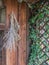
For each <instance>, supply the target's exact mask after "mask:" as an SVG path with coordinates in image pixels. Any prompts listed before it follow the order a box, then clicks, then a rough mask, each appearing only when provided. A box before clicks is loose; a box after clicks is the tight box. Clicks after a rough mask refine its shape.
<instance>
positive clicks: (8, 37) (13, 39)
mask: <svg viewBox="0 0 49 65" xmlns="http://www.w3.org/2000/svg"><path fill="white" fill-rule="evenodd" d="M19 28H20V25H19V24H18V22H17V19H16V17H15V15H14V13H13V12H12V14H11V15H10V28H9V30H8V31H7V33H6V34H5V36H4V37H3V40H4V41H3V42H4V45H3V47H2V48H4V47H5V48H6V49H9V50H11V51H12V49H14V50H15V49H16V43H17V41H18V40H20V36H19V34H18V30H19Z"/></svg>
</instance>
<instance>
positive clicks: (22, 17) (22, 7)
mask: <svg viewBox="0 0 49 65" xmlns="http://www.w3.org/2000/svg"><path fill="white" fill-rule="evenodd" d="M26 11H27V6H26V4H25V3H23V4H19V23H20V30H19V34H20V37H21V40H20V42H19V56H18V57H19V63H18V65H26V22H27V19H26V18H27V12H26Z"/></svg>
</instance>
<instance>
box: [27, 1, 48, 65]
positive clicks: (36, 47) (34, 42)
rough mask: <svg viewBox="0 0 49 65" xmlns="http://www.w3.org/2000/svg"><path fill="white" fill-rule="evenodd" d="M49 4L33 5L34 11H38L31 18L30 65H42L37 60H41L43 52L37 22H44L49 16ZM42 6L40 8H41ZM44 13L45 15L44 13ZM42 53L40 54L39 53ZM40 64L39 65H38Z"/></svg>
mask: <svg viewBox="0 0 49 65" xmlns="http://www.w3.org/2000/svg"><path fill="white" fill-rule="evenodd" d="M47 4H48V2H47V3H45V1H44V2H40V4H39V3H37V4H36V5H32V9H33V10H34V9H37V10H35V12H34V15H33V14H32V16H31V17H30V18H29V39H30V40H31V46H30V51H31V52H30V55H29V62H28V65H40V63H39V62H37V60H38V59H37V58H39V59H40V57H41V54H42V51H40V50H41V46H40V41H41V40H40V38H39V36H38V33H39V31H38V30H37V28H36V27H38V25H37V22H38V21H39V20H42V19H43V18H44V16H45V14H46V15H48V14H49V6H48V5H47ZM39 6H40V7H39ZM43 12H44V13H43ZM48 20H49V18H46V19H45V21H48ZM39 52H40V53H39ZM45 58H46V57H45ZM38 63H39V64H38Z"/></svg>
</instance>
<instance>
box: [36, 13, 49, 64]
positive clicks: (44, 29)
mask: <svg viewBox="0 0 49 65" xmlns="http://www.w3.org/2000/svg"><path fill="white" fill-rule="evenodd" d="M48 15H49V14H48ZM48 15H46V14H45V16H44V18H42V19H40V20H38V22H37V30H38V37H39V39H40V46H41V50H40V52H39V53H41V54H40V59H39V58H37V59H38V60H37V63H38V65H49V16H48Z"/></svg>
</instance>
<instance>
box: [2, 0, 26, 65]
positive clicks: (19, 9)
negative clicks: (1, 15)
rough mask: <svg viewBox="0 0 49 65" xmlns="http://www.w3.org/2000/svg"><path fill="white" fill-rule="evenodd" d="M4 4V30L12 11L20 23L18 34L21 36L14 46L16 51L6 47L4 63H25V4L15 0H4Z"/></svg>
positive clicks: (12, 64)
mask: <svg viewBox="0 0 49 65" xmlns="http://www.w3.org/2000/svg"><path fill="white" fill-rule="evenodd" d="M4 5H5V6H6V26H5V28H6V30H7V29H8V27H9V15H10V14H11V12H12V11H13V12H14V14H15V16H16V18H17V20H18V22H19V24H20V30H19V35H20V37H21V40H20V41H19V42H18V47H16V51H14V50H13V51H12V52H10V51H9V50H8V49H6V65H26V56H27V43H26V42H27V41H26V37H27V36H26V35H27V26H26V24H27V6H26V4H25V3H22V4H19V3H17V1H16V0H4ZM16 44H17V43H16ZM4 54H5V53H3V57H4ZM3 59H5V58H3ZM3 65H5V62H4V60H3Z"/></svg>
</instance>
